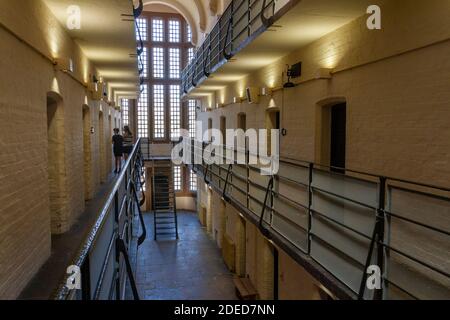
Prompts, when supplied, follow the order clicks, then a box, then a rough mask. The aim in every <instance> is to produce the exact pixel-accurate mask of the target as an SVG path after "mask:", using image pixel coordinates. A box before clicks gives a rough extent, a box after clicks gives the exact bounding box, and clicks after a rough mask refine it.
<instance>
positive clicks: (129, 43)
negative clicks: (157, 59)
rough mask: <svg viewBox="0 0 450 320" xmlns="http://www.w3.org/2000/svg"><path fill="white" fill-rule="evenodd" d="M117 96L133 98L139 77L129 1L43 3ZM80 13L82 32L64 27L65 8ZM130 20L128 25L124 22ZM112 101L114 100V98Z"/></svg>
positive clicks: (80, 0) (65, 0) (54, 0)
mask: <svg viewBox="0 0 450 320" xmlns="http://www.w3.org/2000/svg"><path fill="white" fill-rule="evenodd" d="M43 1H44V2H45V3H46V4H47V6H48V7H49V9H50V10H51V11H52V13H53V15H55V17H56V18H57V19H58V20H59V22H60V23H61V25H63V26H64V27H65V28H66V30H67V32H68V33H69V35H70V36H71V37H72V38H73V39H74V40H75V41H76V42H77V43H78V44H79V46H80V47H81V49H82V50H83V52H84V53H85V55H86V56H87V58H88V59H89V60H91V61H92V63H94V65H95V66H96V68H97V70H98V73H99V75H100V76H103V78H104V80H105V81H106V82H107V83H108V85H109V86H110V88H111V89H112V90H113V91H114V92H113V93H114V94H115V96H116V97H115V98H117V96H118V95H119V96H128V95H129V96H136V92H137V91H138V84H139V76H138V71H137V59H136V58H135V57H134V58H131V57H130V54H136V40H135V39H136V36H135V29H134V22H133V17H126V16H122V14H125V15H132V14H133V6H132V2H131V1H130V0H97V1H95V0H43ZM70 5H77V6H79V7H80V9H81V30H69V29H67V27H66V19H67V12H66V10H67V8H68V6H70ZM126 20H131V21H126ZM113 97H114V96H113Z"/></svg>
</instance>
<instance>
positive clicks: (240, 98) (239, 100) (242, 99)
mask: <svg viewBox="0 0 450 320" xmlns="http://www.w3.org/2000/svg"><path fill="white" fill-rule="evenodd" d="M243 101H244V98H242V97H234V98H233V103H242V102H243Z"/></svg>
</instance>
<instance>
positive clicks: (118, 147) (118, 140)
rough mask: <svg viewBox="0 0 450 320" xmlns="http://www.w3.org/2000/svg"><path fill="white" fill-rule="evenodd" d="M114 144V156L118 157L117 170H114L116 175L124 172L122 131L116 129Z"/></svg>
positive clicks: (113, 138)
mask: <svg viewBox="0 0 450 320" xmlns="http://www.w3.org/2000/svg"><path fill="white" fill-rule="evenodd" d="M112 144H113V151H114V156H115V157H116V170H114V173H119V172H120V171H121V170H122V157H123V137H122V136H121V135H120V130H119V129H117V128H116V129H114V135H113V137H112Z"/></svg>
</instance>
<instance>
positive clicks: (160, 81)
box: [140, 11, 195, 143]
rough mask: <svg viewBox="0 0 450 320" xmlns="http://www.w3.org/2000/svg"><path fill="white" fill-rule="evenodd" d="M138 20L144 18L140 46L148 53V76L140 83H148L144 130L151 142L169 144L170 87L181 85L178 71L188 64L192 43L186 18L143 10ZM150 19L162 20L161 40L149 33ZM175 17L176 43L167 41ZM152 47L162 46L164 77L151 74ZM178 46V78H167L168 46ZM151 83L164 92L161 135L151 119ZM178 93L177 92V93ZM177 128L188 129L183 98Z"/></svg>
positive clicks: (151, 20)
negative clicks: (145, 32)
mask: <svg viewBox="0 0 450 320" xmlns="http://www.w3.org/2000/svg"><path fill="white" fill-rule="evenodd" d="M140 19H146V20H147V34H146V39H147V40H146V41H144V47H146V48H147V56H148V61H147V65H148V69H147V74H148V77H146V78H145V79H144V84H146V85H147V86H148V90H149V97H148V100H149V112H148V114H149V121H148V126H149V129H148V132H149V139H150V142H151V143H171V142H172V135H171V133H172V128H171V116H170V111H171V105H170V86H173V85H179V86H180V88H181V71H182V70H183V69H184V68H185V67H186V66H187V65H188V61H187V60H188V55H189V49H191V48H192V49H193V50H194V51H195V48H194V46H193V45H192V42H190V41H188V40H189V39H188V23H187V22H186V20H185V19H184V18H183V17H182V16H181V15H179V14H175V13H156V12H145V11H144V12H143V13H142V15H141V17H140ZM153 19H161V20H163V26H164V30H163V41H162V42H160V41H157V42H154V41H153V37H152V32H153ZM173 20H176V21H178V22H179V26H180V30H179V32H180V35H179V38H180V42H170V41H169V40H170V39H169V37H170V35H169V21H173ZM153 48H162V49H163V52H164V53H163V60H164V62H163V63H164V76H163V78H155V77H154V65H153V55H154V52H153ZM174 48H175V49H179V51H180V57H179V66H180V76H179V78H175V79H174V78H170V49H174ZM154 85H163V86H164V94H165V99H164V101H165V108H164V113H165V134H164V138H157V137H155V132H154V131H155V130H154V129H153V128H155V119H154V117H153V115H154V105H153V98H154V92H153V88H154ZM180 95H181V92H180ZM180 116H181V121H180V129H187V130H189V119H188V116H189V110H188V104H187V102H185V101H181V110H180Z"/></svg>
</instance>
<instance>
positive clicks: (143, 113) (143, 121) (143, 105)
mask: <svg viewBox="0 0 450 320" xmlns="http://www.w3.org/2000/svg"><path fill="white" fill-rule="evenodd" d="M148 110H149V109H148V86H147V85H146V84H144V85H142V86H141V93H140V95H139V99H138V107H137V122H138V125H137V127H138V137H139V138H148V137H149V135H148Z"/></svg>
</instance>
